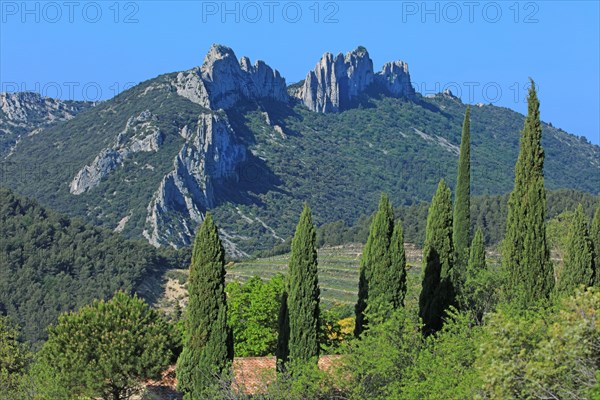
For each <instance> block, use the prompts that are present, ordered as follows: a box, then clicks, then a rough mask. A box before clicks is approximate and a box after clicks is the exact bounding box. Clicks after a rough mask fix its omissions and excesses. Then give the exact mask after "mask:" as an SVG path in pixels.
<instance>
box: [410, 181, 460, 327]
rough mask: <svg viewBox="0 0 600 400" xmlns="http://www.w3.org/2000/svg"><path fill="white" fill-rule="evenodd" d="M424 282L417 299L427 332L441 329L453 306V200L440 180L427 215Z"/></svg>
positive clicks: (448, 190)
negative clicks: (446, 312)
mask: <svg viewBox="0 0 600 400" xmlns="http://www.w3.org/2000/svg"><path fill="white" fill-rule="evenodd" d="M423 266H424V270H423V283H422V289H421V294H420V296H419V316H420V317H421V318H422V320H423V325H424V331H425V332H426V333H431V332H435V331H438V330H440V329H441V327H442V320H443V317H444V313H445V311H446V310H447V309H448V307H450V306H451V305H454V304H455V292H454V286H453V280H452V272H453V271H452V268H453V266H454V247H453V244H452V200H451V194H450V189H449V188H448V186H446V183H445V182H444V180H443V179H442V180H440V183H439V185H438V189H437V191H436V193H435V195H434V196H433V199H432V200H431V207H429V213H428V215H427V233H426V238H425V246H424V249H423Z"/></svg>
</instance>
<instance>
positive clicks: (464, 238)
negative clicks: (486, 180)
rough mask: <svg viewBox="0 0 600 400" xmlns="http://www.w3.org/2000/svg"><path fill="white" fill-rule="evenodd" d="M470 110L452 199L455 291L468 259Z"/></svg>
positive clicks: (469, 223)
mask: <svg viewBox="0 0 600 400" xmlns="http://www.w3.org/2000/svg"><path fill="white" fill-rule="evenodd" d="M470 116H471V108H470V107H469V106H467V111H466V112H465V120H464V122H463V130H462V139H461V142H460V156H459V158H458V176H457V178H456V193H455V199H454V219H453V223H454V225H453V227H452V234H453V237H452V239H453V241H454V250H455V251H456V263H455V265H454V274H453V275H454V286H455V288H456V289H457V291H460V288H461V287H462V285H463V284H464V282H465V279H466V277H465V274H466V268H467V263H468V259H469V243H470V235H469V230H470V229H471V211H470V208H471V128H470V124H471V121H470Z"/></svg>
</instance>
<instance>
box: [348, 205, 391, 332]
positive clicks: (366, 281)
mask: <svg viewBox="0 0 600 400" xmlns="http://www.w3.org/2000/svg"><path fill="white" fill-rule="evenodd" d="M393 231H394V210H393V209H392V205H391V203H390V200H389V198H388V196H387V195H386V194H385V193H382V194H381V199H380V200H379V206H378V208H377V212H376V213H375V216H374V217H373V222H371V227H370V228H369V238H368V239H367V243H366V245H365V248H364V250H363V254H362V258H361V260H360V275H359V281H358V301H357V303H356V306H355V313H356V324H355V328H354V334H355V335H356V336H357V337H358V336H359V335H360V334H361V333H362V331H363V330H364V328H365V325H366V323H367V320H366V318H365V310H366V308H367V304H368V301H369V298H370V296H371V290H372V288H371V285H372V280H373V274H374V271H387V270H389V269H390V267H391V258H390V253H389V247H390V240H391V237H392V233H393ZM375 290H376V291H377V289H375Z"/></svg>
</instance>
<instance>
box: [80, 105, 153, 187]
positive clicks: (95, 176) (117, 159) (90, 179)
mask: <svg viewBox="0 0 600 400" xmlns="http://www.w3.org/2000/svg"><path fill="white" fill-rule="evenodd" d="M156 121H157V118H156V116H155V115H154V114H152V113H151V112H150V111H148V110H146V111H144V112H142V113H140V114H139V115H138V116H136V117H131V118H129V120H128V121H127V124H126V125H125V129H123V130H122V131H121V132H119V134H118V135H117V138H116V140H115V144H114V145H113V146H112V147H110V148H107V149H104V150H102V151H101V152H100V154H98V155H97V156H96V158H95V159H94V161H92V163H91V164H89V165H86V166H84V167H83V168H82V169H81V170H79V172H78V173H77V174H76V175H75V177H74V178H73V180H72V181H71V184H70V185H69V190H70V191H71V194H75V195H78V194H81V193H83V192H85V191H86V190H89V189H91V188H93V187H95V186H97V185H98V184H99V183H100V181H101V180H102V179H103V178H104V177H106V176H107V175H108V174H110V173H111V172H112V171H113V170H115V169H116V168H117V167H118V166H119V165H120V164H121V163H123V161H125V160H126V159H127V157H129V156H130V155H131V154H133V153H138V152H140V151H144V152H151V151H158V149H159V147H160V145H161V144H162V142H163V135H162V133H161V131H160V129H159V128H158V127H157V126H156Z"/></svg>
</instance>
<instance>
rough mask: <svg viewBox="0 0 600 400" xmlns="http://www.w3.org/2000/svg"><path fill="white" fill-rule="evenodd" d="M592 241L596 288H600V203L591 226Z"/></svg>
mask: <svg viewBox="0 0 600 400" xmlns="http://www.w3.org/2000/svg"><path fill="white" fill-rule="evenodd" d="M590 240H591V244H592V252H593V254H594V283H593V284H594V286H600V273H599V272H598V270H599V269H600V203H598V206H597V207H596V212H595V213H594V218H593V219H592V225H591V226H590Z"/></svg>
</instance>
